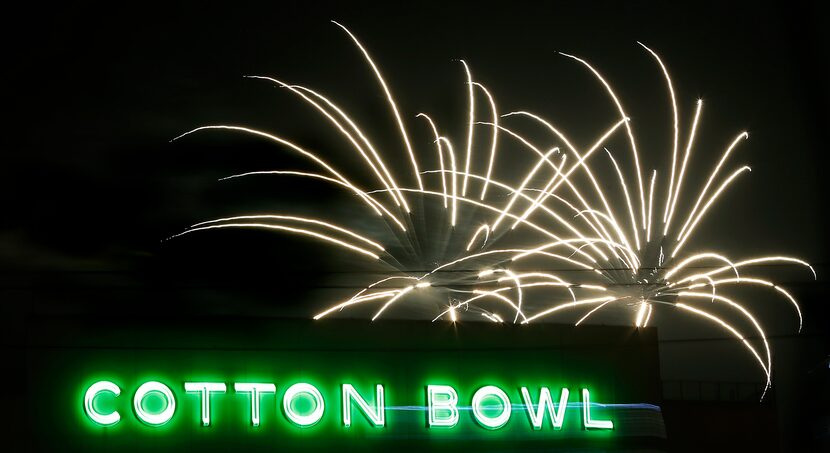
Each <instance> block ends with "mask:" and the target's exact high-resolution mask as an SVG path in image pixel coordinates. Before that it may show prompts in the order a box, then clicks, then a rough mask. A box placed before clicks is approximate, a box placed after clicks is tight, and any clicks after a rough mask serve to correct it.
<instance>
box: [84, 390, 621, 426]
mask: <svg viewBox="0 0 830 453" xmlns="http://www.w3.org/2000/svg"><path fill="white" fill-rule="evenodd" d="M232 387H233V389H234V391H235V392H236V393H241V394H245V395H247V396H248V397H249V404H250V409H251V412H250V420H249V423H250V425H251V426H253V427H259V426H260V424H261V416H262V411H263V409H262V397H263V395H265V394H276V393H277V386H276V384H274V383H251V382H234V383H233V386H232ZM425 387H426V398H425V401H422V402H420V403H421V404H422V406H421V407H420V408H422V409H423V411H424V412H425V413H426V427H427V428H446V429H452V428H454V427H456V426H457V425H458V424H459V423H460V422H461V411H462V409H463V410H465V412H466V411H469V412H471V413H472V419H473V420H474V421H475V422H476V423H477V424H478V426H480V427H482V428H485V429H488V430H498V429H500V428H502V427H504V426H505V425H506V424H507V422H508V421H510V419H511V417H512V416H514V415H515V414H514V413H513V407H514V405H513V400H517V401H518V400H519V398H518V397H517V395H513V399H511V396H510V395H509V394H508V392H506V391H505V390H504V389H502V388H500V387H499V386H496V385H485V386H482V387H481V388H479V389H478V390H476V391H475V393H474V394H473V395H472V397H471V399H469V401H470V403H469V404H470V405H469V406H462V401H465V399H463V395H459V393H458V391H457V390H456V389H455V388H454V387H453V386H450V385H441V384H426V386H425ZM180 388H181V389H182V390H184V392H185V393H188V394H194V395H195V396H197V397H198V399H199V407H200V411H199V415H200V416H199V419H198V420H197V421H198V423H199V424H200V425H201V426H202V427H205V428H210V427H211V426H212V424H211V400H212V399H213V400H215V399H217V398H220V397H221V396H222V395H224V394H225V393H226V389H227V388H228V385H227V384H226V383H224V382H184V383H183V385H181V387H180ZM121 393H122V391H121V388H120V387H119V386H118V384H116V383H114V382H112V381H104V380H102V381H97V382H94V383H93V384H91V385H90V386H89V387H87V389H86V390H85V392H84V394H83V409H84V413H85V414H86V416H87V417H88V419H89V420H90V421H92V422H93V423H95V424H96V425H99V426H100V427H102V428H106V427H112V426H114V425H116V424H118V423H119V422H120V421H121V420H122V413H121V412H120V411H119V410H118V409H116V408H115V407H116V406H118V405H117V404H115V402H113V401H110V402H109V404H108V406H109V407H107V408H103V407H101V406H102V405H103V404H98V400H99V399H103V398H105V397H107V396H109V397H111V398H110V399H113V397H114V398H115V399H117V398H118V397H120V396H121ZM339 393H340V395H341V398H340V401H339V402H334V403H335V404H338V403H339V406H340V408H341V411H340V416H341V420H340V422H341V423H342V426H343V427H345V428H350V427H351V426H352V423H353V421H352V414H353V412H355V411H357V412H359V413H360V414H361V415H362V416H363V418H365V419H366V421H367V422H368V423H369V424H370V425H371V426H373V427H376V428H384V427H385V426H386V411H387V406H386V399H385V397H384V385H382V384H378V385H376V387H375V394H374V395H373V402H371V403H370V402H368V401H367V400H366V399H365V398H364V396H363V395H361V393H360V392H358V390H357V389H356V388H355V386H354V385H352V384H351V383H343V384H341V385H340V392H339ZM570 393H571V392H570V389H568V388H562V389H561V390H560V393H559V395H560V397H559V400H558V401H559V402H558V404H554V403H553V399H552V397H551V391H550V388H548V387H541V388H540V389H539V392H538V396H536V397H535V398H534V397H533V396H532V395H531V393H530V390H529V389H528V388H527V387H521V401H523V404H520V405H519V406H522V407H523V408H524V410H525V412H526V415H527V417H528V420H529V424H528V425H527V428H528V429H529V430H540V429H543V428H544V427H545V426H546V423H545V420H548V423H547V425H548V426H549V427H550V428H552V429H554V430H560V429H562V428H563V423H564V419H565V413H566V411H567V409H568V403H569V395H570ZM581 395H582V400H581V403H580V404H581V407H582V410H581V413H582V417H581V418H582V425H581V428H582V429H586V430H587V429H600V430H612V429H614V422H613V421H612V420H608V419H599V418H597V417H596V416H594V415H592V408H591V401H590V398H591V396H590V391H589V389H587V388H583V389H581ZM151 397H155V398H157V399H160V400H161V404H157V405H156V406H158V407H155V408H149V407H148V405H147V404H146V401H147V400H148V399H149V398H151ZM534 399H535V401H536V402H535V403H534ZM281 401H282V404H281V407H282V413H283V416H284V419H285V420H286V421H288V422H291V424H293V425H294V426H296V427H298V428H307V427H311V426H314V425H316V424H317V423H318V422H320V421H321V420H322V419H323V417H324V416H325V415H326V405H327V403H326V400H325V398H324V397H323V394H322V393H321V392H320V390H319V389H318V388H317V387H316V386H315V385H312V384H309V383H306V382H299V383H295V384H292V385H290V386H288V387H287V388H286V389H285V391H284V392H282V396H281ZM132 403H133V415H134V417H135V419H137V420H138V421H140V422H142V423H144V424H145V425H147V426H151V427H159V426H163V425H165V424H166V423H168V422H170V420H171V419H172V418H173V417H174V416H176V408H177V402H176V396H175V395H174V393H173V390H172V388H171V387H170V386H168V385H167V384H164V383H162V382H159V381H147V382H144V383H143V384H141V385H140V386H139V387H138V388H137V389H136V390H135V392H134V394H133V397H132ZM332 403H333V402H331V401H329V403H328V404H332ZM407 403H409V404H418V402H414V401H410V402H407ZM407 407H410V408H412V407H416V408H417V407H418V406H407ZM335 413H336V412H335ZM123 416H127V415H126V414H123Z"/></svg>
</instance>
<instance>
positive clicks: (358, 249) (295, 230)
mask: <svg viewBox="0 0 830 453" xmlns="http://www.w3.org/2000/svg"><path fill="white" fill-rule="evenodd" d="M219 228H264V229H267V230H279V231H290V232H292V233H297V234H303V235H306V236H313V237H316V238H318V239H322V240H324V241H328V242H330V243H332V244H337V245H339V246H341V247H345V248H347V249H350V250H354V251H356V252H359V253H362V254H364V255H368V256H371V257H372V258H374V259H380V257H379V256H378V255H376V254H374V253H372V252H370V251H368V250H366V249H364V248H361V247H358V246H356V245H352V244H349V243H348V242H344V241H341V240H339V239H335V238H333V237H331V236H326V235H325V234H320V233H317V232H314V231H310V230H305V229H302V228H292V227H287V226H282V225H271V224H267V223H225V224H222V225H210V226H203V227H198V228H191V229H189V230H187V231H184V232H182V233H179V234H177V235H176V236H173V237H178V236H183V235H185V234H189V233H193V232H196V231H205V230H213V229H219Z"/></svg>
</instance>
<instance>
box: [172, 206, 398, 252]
mask: <svg viewBox="0 0 830 453" xmlns="http://www.w3.org/2000/svg"><path fill="white" fill-rule="evenodd" d="M251 219H260V220H262V219H278V220H293V221H296V222H301V223H311V224H313V225H320V226H324V227H326V228H330V229H332V230H335V231H339V232H341V233H345V234H347V235H349V236H351V237H353V238H355V239H358V240H361V241H363V242H365V243H367V244H369V245H371V246H372V247H375V248H377V249H378V250H380V251H381V252H383V251H384V248H383V246H382V245H380V244H378V243H377V242H375V241H372V240H371V239H368V238H365V237H363V236H361V235H359V234H357V233H355V232H353V231H351V230H347V229H345V228H342V227H339V226H337V225H333V224H331V223H328V222H323V221H321V220H317V219H309V218H305V217H296V216H290V215H273V214H266V215H240V216H235V217H224V218H220V219H214V220H208V221H205V222H199V223H196V224H193V225H191V226H190V228H188V229H193V228H196V227H200V226H202V225H211V224H214V223H221V222H229V221H233V220H251Z"/></svg>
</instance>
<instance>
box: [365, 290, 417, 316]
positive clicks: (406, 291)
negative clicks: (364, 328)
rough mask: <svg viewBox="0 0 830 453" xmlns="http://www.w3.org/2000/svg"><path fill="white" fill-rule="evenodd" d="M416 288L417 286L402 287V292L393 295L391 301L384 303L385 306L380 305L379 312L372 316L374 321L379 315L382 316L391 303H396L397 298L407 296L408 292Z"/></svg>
mask: <svg viewBox="0 0 830 453" xmlns="http://www.w3.org/2000/svg"><path fill="white" fill-rule="evenodd" d="M414 288H415V286H407V287H406V288H404V289H402V290H401V292H399V293H398V294H395V296H394V297H392V298H391V299H389V301H388V302H386V303H385V304H384V305H383V307H380V310H378V312H377V313H375V316H372V321H374V320H376V319H378V316H380V314H381V313H383V312H384V311H385V310H386V309H387V308H389V306H390V305H392V304H393V303H395V301H396V300H398V299H400V298H401V297H403V296H405V295H406V293H408V292H410V291H412V290H413V289H414Z"/></svg>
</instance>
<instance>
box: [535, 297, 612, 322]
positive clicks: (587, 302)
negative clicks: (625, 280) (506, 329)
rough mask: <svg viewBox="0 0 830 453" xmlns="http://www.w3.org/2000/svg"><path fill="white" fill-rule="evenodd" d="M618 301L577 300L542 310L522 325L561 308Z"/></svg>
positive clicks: (600, 298) (605, 298)
mask: <svg viewBox="0 0 830 453" xmlns="http://www.w3.org/2000/svg"><path fill="white" fill-rule="evenodd" d="M618 299H619V298H614V297H597V298H594V299H583V300H577V301H575V302H566V303H563V304H561V305H555V306H553V307H551V308H548V309H547V310H544V311H542V312H540V313H537V314H535V315H533V316H531V317H529V318H527V319H525V320H524V321H523V322H522V324H527V323H529V322H530V321H533V320H534V319H537V318H541V317H542V316H547V315H549V314H551V313H554V312H557V311H559V310H562V309H563V308H572V307H576V306H577V305H585V304H596V303H599V302H610V301H613V300H618Z"/></svg>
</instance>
